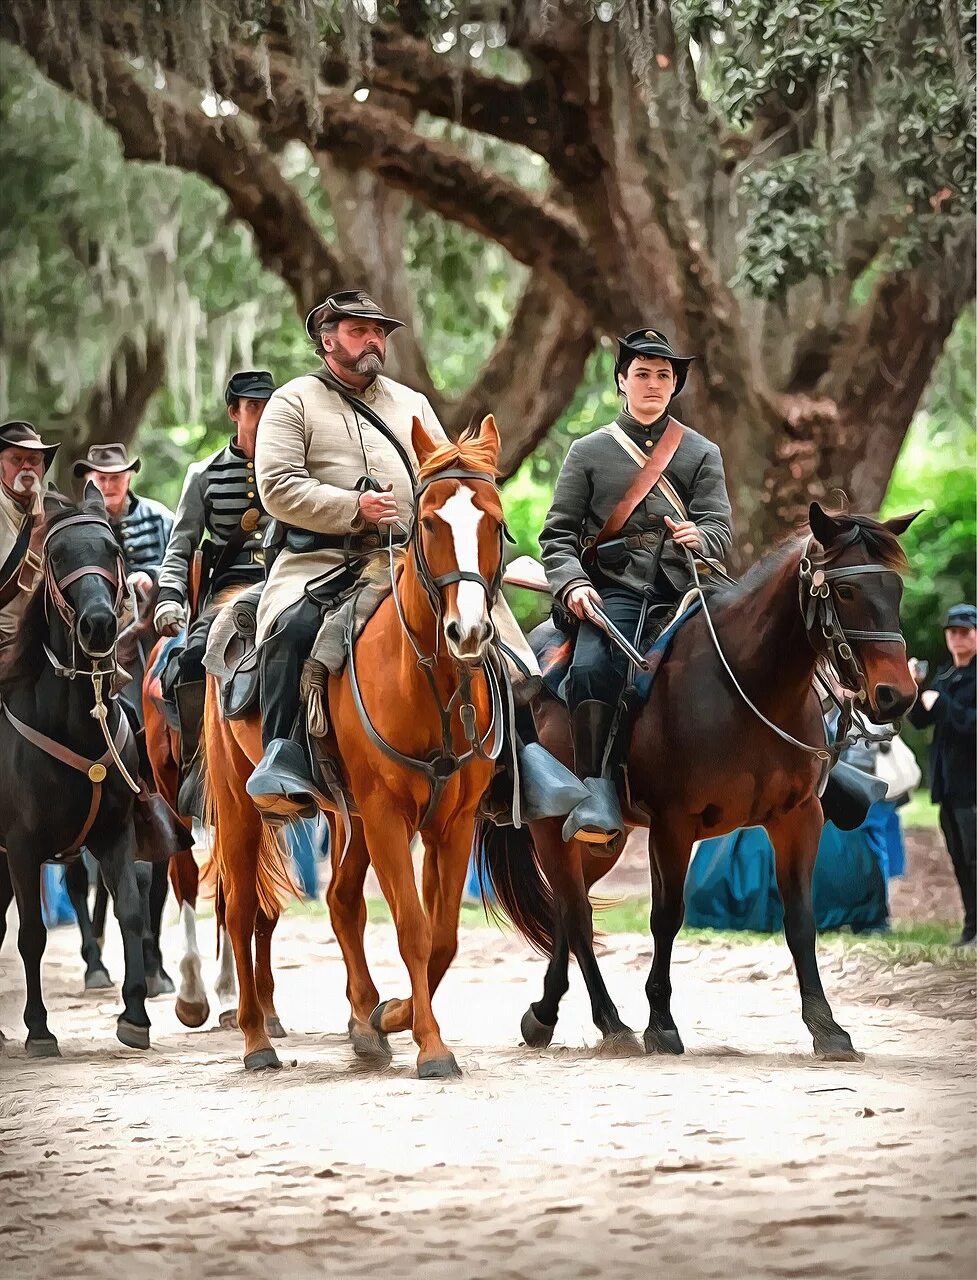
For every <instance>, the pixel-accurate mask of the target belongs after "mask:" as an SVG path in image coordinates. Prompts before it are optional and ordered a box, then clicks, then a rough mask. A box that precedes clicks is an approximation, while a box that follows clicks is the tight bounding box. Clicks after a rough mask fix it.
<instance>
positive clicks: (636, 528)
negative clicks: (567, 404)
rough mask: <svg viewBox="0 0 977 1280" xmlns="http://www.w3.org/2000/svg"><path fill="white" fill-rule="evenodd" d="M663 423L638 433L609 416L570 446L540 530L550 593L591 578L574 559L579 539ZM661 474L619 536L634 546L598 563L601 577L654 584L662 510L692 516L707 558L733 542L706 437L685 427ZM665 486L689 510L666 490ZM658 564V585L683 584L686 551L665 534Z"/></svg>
mask: <svg viewBox="0 0 977 1280" xmlns="http://www.w3.org/2000/svg"><path fill="white" fill-rule="evenodd" d="M630 421H631V422H633V419H631V420H630ZM666 421H667V420H666ZM664 429H665V422H664V421H663V422H661V423H660V424H656V426H655V427H654V428H651V429H650V430H649V432H648V434H645V430H644V429H642V430H641V431H640V433H638V432H635V431H634V430H627V431H626V430H625V429H624V428H623V427H622V426H621V425H619V423H612V424H610V425H609V426H607V427H601V428H599V429H598V430H596V431H592V432H591V433H590V435H588V436H585V437H584V438H583V439H581V440H575V441H574V443H573V444H572V445H571V446H570V451H569V453H568V454H567V456H566V461H565V462H564V464H563V468H562V470H561V471H560V475H559V478H558V479H557V482H556V489H555V491H554V493H553V505H552V506H551V507H550V510H549V514H548V515H547V517H546V522H545V524H544V525H543V529H542V531H541V533H540V535H539V545H540V550H541V553H542V561H543V567H544V569H545V570H546V577H547V580H548V582H549V584H550V589H551V591H552V592H553V595H554V597H555V598H556V599H558V600H562V599H563V597H564V596H565V595H566V593H567V591H569V590H570V588H571V587H574V586H580V585H582V584H587V583H589V582H590V576H589V574H588V573H587V570H586V569H585V568H584V566H583V564H582V562H581V559H580V556H581V552H582V550H583V545H584V540H585V539H587V538H594V537H595V536H596V535H597V533H598V532H599V531H600V529H601V528H602V527H603V526H604V523H605V522H606V520H607V518H608V517H609V516H610V514H611V512H612V511H613V510H614V507H615V506H616V505H617V503H618V502H620V500H621V498H622V497H623V496H624V494H625V492H626V491H627V488H628V486H629V485H630V483H631V481H632V480H633V479H634V476H635V473H636V472H637V471H638V470H639V469H640V467H641V465H642V463H643V461H644V459H645V458H646V457H647V454H648V453H650V452H651V448H652V447H653V446H654V444H656V443H657V442H658V440H659V439H660V438H661V435H662V432H663V431H664ZM664 480H665V482H666V484H665V485H661V484H660V485H656V487H655V488H654V489H653V490H652V491H651V493H650V494H649V495H648V497H647V498H645V500H644V501H643V502H641V503H640V504H639V505H638V507H637V509H636V510H635V512H634V514H633V515H632V516H631V518H630V520H628V522H627V524H626V525H625V526H624V528H623V529H622V530H621V533H620V534H619V535H618V536H619V537H622V538H631V539H633V540H634V541H638V540H639V539H640V543H639V545H637V546H634V547H630V548H629V549H628V554H627V556H626V557H625V563H624V564H623V565H621V566H620V567H615V568H613V569H608V568H607V567H606V565H602V567H601V573H602V574H603V576H604V578H606V579H608V580H610V581H611V582H614V583H616V584H618V585H620V586H624V587H630V588H631V589H632V590H634V591H641V590H642V588H644V587H646V586H651V585H652V576H653V574H654V571H655V560H656V555H657V550H658V542H659V540H660V538H661V536H662V528H663V518H664V517H665V516H670V517H671V518H672V519H673V520H676V521H677V520H679V519H683V518H687V519H689V520H693V521H694V522H695V523H696V524H697V525H698V527H699V532H700V534H701V536H702V540H703V544H704V545H703V552H704V554H705V555H707V556H709V557H710V558H711V559H714V560H724V559H725V558H726V555H727V553H728V551H729V548H730V546H731V545H732V527H731V524H730V503H729V496H728V494H727V492H726V476H725V473H724V471H723V459H722V455H721V454H720V452H719V449H718V447H717V446H716V445H715V444H713V443H712V441H711V440H707V439H706V438H705V436H701V435H699V433H698V432H697V431H693V430H692V429H691V428H690V427H684V435H683V437H682V440H681V442H680V444H679V446H678V449H677V450H676V451H675V455H674V457H673V458H672V460H671V462H669V464H668V466H667V467H666V469H665V473H664ZM668 486H670V487H671V490H672V492H673V494H674V496H675V497H677V498H678V499H679V502H680V504H681V505H682V506H684V508H685V510H686V511H687V513H688V514H687V516H683V515H682V514H681V512H680V511H679V510H677V508H676V505H675V504H674V503H673V502H672V501H670V500H669V498H668V497H667V496H666V494H667V493H668ZM659 569H660V573H661V574H662V575H664V577H665V578H666V579H667V583H665V584H661V580H660V579H659V582H660V585H664V586H665V587H666V589H667V586H668V585H669V584H670V585H671V588H672V589H673V591H674V592H675V594H676V595H681V594H682V593H683V592H684V591H685V590H686V588H687V587H688V586H689V584H690V574H689V569H688V564H687V562H686V559H685V553H684V552H683V551H682V550H681V549H680V548H678V547H676V546H675V544H674V543H673V542H672V541H671V540H670V539H669V541H668V542H667V543H666V544H665V549H664V551H663V552H662V554H661V561H660V566H659Z"/></svg>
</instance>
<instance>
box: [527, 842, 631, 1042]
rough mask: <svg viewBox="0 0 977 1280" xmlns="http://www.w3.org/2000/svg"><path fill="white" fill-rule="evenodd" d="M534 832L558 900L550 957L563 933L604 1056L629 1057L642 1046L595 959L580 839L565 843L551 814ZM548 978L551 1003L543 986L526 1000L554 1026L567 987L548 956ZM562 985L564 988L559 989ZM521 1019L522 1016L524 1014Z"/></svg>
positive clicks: (541, 1018)
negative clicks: (539, 997) (537, 998)
mask: <svg viewBox="0 0 977 1280" xmlns="http://www.w3.org/2000/svg"><path fill="white" fill-rule="evenodd" d="M533 835H534V837H535V840H536V849H537V852H538V854H539V860H540V865H541V866H542V868H543V872H544V874H545V875H546V879H547V880H548V881H549V884H550V888H551V889H552V890H553V896H554V898H555V900H556V912H557V919H558V924H557V928H556V930H555V932H554V937H555V939H556V943H557V946H556V947H555V948H554V952H555V954H554V957H553V960H554V962H555V961H556V959H557V958H558V954H557V953H559V954H562V952H561V951H560V935H561V934H562V935H563V936H564V937H565V939H566V943H565V945H566V947H567V948H568V949H569V951H571V952H572V953H573V955H574V957H575V958H576V961H577V964H578V965H579V966H580V972H581V974H582V975H583V980H584V982H585V983H586V985H587V994H588V995H589V996H590V1008H591V1013H592V1015H593V1019H594V1026H595V1027H596V1028H597V1030H598V1031H599V1032H600V1033H601V1035H602V1036H603V1043H602V1045H601V1053H602V1054H607V1055H608V1056H619V1057H626V1058H628V1057H633V1056H635V1055H636V1054H639V1053H640V1052H641V1048H640V1046H639V1044H638V1042H637V1040H636V1039H635V1035H634V1032H633V1031H632V1030H631V1028H630V1027H629V1026H627V1024H626V1023H625V1022H623V1021H622V1019H621V1015H620V1014H619V1013H618V1011H617V1005H615V1003H614V1001H613V1000H612V999H611V996H610V992H609V991H608V990H607V986H606V984H605V982H604V976H603V974H602V973H601V971H600V965H599V964H598V963H597V956H596V955H595V954H594V910H593V906H592V905H591V902H590V896H589V894H588V892H587V884H586V881H585V880H584V874H583V863H582V859H581V848H580V845H579V844H578V843H577V842H576V841H571V842H570V843H569V844H565V843H564V841H563V837H562V835H561V834H560V823H559V821H558V820H556V819H552V818H551V819H547V820H546V821H545V822H539V823H534V824H533ZM602 861H603V862H604V863H605V864H606V866H607V870H610V868H611V867H612V866H613V865H614V862H613V861H611V860H610V859H608V858H604V859H603V860H602ZM614 861H616V859H615V860H614ZM547 979H549V980H550V983H551V992H552V1001H551V1003H547V1002H546V992H545V986H544V999H543V1001H541V1002H540V1003H539V1004H538V1005H535V1006H530V1012H531V1013H533V1014H534V1016H535V1017H538V1018H539V1021H540V1023H541V1024H542V1025H543V1026H544V1027H545V1026H546V1025H547V1023H546V1022H544V1020H543V1017H542V1016H540V1014H539V1013H538V1012H536V1010H539V1009H541V1010H542V1013H543V1014H544V1015H546V1016H547V1017H550V1016H552V1018H553V1025H554V1026H555V1024H556V1011H557V1010H558V1008H559V1001H560V999H561V998H562V996H563V994H564V992H565V991H566V985H564V984H563V982H561V972H560V970H559V969H558V968H556V966H555V964H554V963H552V962H551V965H550V968H548V969H547ZM561 985H562V986H563V990H560V988H561ZM523 1022H524V1023H525V1022H526V1018H525V1017H524V1018H523ZM529 1029H530V1030H531V1031H532V1030H534V1029H533V1028H529ZM551 1034H552V1032H551ZM527 1043H528V1042H527Z"/></svg>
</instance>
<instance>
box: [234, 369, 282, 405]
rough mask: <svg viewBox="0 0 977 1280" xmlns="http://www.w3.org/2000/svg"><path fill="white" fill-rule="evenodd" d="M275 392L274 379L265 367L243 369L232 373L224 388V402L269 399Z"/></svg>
mask: <svg viewBox="0 0 977 1280" xmlns="http://www.w3.org/2000/svg"><path fill="white" fill-rule="evenodd" d="M274 394H275V379H274V378H273V377H272V376H271V374H270V373H269V372H268V370H267V369H244V370H242V371H241V372H240V373H232V374H231V376H230V379H229V380H228V383H227V386H226V387H225V388H224V403H225V404H226V405H231V404H233V403H234V401H235V400H270V399H271V397H272V396H273V395H274Z"/></svg>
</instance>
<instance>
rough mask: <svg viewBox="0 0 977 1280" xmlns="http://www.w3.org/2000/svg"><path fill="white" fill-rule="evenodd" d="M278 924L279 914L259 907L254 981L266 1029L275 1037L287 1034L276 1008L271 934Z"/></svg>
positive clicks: (256, 922) (255, 930)
mask: <svg viewBox="0 0 977 1280" xmlns="http://www.w3.org/2000/svg"><path fill="white" fill-rule="evenodd" d="M277 924H278V916H277V915H276V916H266V915H265V913H264V912H263V911H262V910H261V908H260V907H259V908H258V916H257V919H256V921H255V927H254V981H255V989H256V990H257V992H258V1003H259V1004H260V1005H261V1010H262V1013H263V1014H264V1015H265V1030H266V1031H267V1032H268V1034H269V1035H270V1036H272V1037H273V1038H274V1039H276V1040H277V1039H281V1037H282V1036H283V1035H284V1034H285V1028H284V1027H283V1026H282V1021H281V1018H279V1016H278V1013H277V1011H276V1009H275V975H274V973H273V971H272V967H271V935H272V934H273V933H274V932H275V925H277Z"/></svg>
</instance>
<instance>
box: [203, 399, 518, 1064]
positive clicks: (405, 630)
mask: <svg viewBox="0 0 977 1280" xmlns="http://www.w3.org/2000/svg"><path fill="white" fill-rule="evenodd" d="M412 444H413V449H414V453H415V456H416V458H417V460H418V463H419V473H418V481H417V485H416V487H415V512H414V520H413V525H412V529H411V537H410V543H409V546H408V548H407V551H406V554H405V555H404V557H403V559H402V562H401V563H400V565H399V567H398V568H397V570H396V571H395V570H394V560H393V553H392V551H391V553H390V562H391V575H392V577H395V586H394V590H393V591H392V592H391V594H390V595H389V596H387V597H386V598H385V599H384V600H383V602H382V603H381V604H380V606H379V607H378V609H377V610H376V612H375V613H374V615H373V617H372V618H371V619H370V620H369V622H368V623H367V624H366V626H365V627H364V629H363V631H362V634H361V635H360V637H359V639H358V640H357V641H356V643H355V646H354V647H353V651H352V654H351V658H350V660H349V661H348V662H347V665H346V669H345V671H344V673H343V675H342V676H340V677H330V679H329V684H328V691H327V694H328V697H327V701H328V719H329V723H330V729H329V731H328V737H327V738H326V739H325V740H324V743H323V745H324V746H325V749H326V750H327V751H328V754H329V755H330V756H331V757H332V759H333V760H335V761H337V762H338V764H339V767H340V769H341V771H342V775H343V785H344V787H345V790H346V793H347V795H348V796H349V813H350V814H351V815H352V816H351V817H350V819H349V822H348V823H347V822H346V820H345V819H344V818H343V817H341V816H340V811H339V809H338V808H336V809H332V810H328V809H327V812H331V813H332V822H333V828H334V836H335V837H336V838H335V840H334V842H333V849H334V851H335V852H334V856H333V871H332V880H331V884H330V887H329V893H328V901H329V907H330V913H331V917H332V923H333V928H334V929H335V932H336V937H337V939H338V941H339V944H340V947H341V948H342V952H343V957H344V959H345V961H346V968H347V975H348V982H347V995H348V997H349V1002H350V1009H351V1016H350V1021H349V1032H350V1038H351V1040H352V1043H353V1047H354V1051H355V1052H356V1053H357V1054H358V1055H359V1056H361V1057H372V1058H376V1059H379V1060H381V1061H383V1060H389V1058H390V1056H391V1055H390V1048H389V1045H388V1042H387V1036H388V1033H390V1032H394V1031H408V1030H411V1031H413V1035H414V1040H415V1042H416V1043H417V1046H418V1057H417V1069H418V1074H419V1075H420V1076H421V1077H423V1078H428V1077H431V1078H434V1077H447V1076H453V1075H457V1074H458V1073H459V1068H458V1064H457V1062H456V1061H455V1057H454V1055H453V1054H452V1053H451V1052H450V1051H449V1050H448V1048H447V1047H446V1045H445V1044H444V1041H443V1040H442V1038H441V1031H440V1029H439V1027H438V1023H437V1020H436V1019H435V1016H434V1012H433V1010H432V1007H431V1000H432V997H433V995H434V992H435V990H436V989H437V986H438V984H439V983H440V981H441V979H442V977H443V976H444V974H445V972H446V970H447V968H448V965H449V964H450V963H451V960H452V959H453V957H454V954H455V950H456V947H457V935H458V915H459V910H460V906H461V896H462V892H463V889H464V882H465V876H466V870H467V866H468V859H469V856H470V853H471V848H472V842H473V837H474V829H475V815H476V811H477V809H478V805H479V802H480V800H481V798H482V795H483V793H484V791H485V789H486V787H487V786H488V783H489V781H490V779H491V776H492V773H493V770H494V765H493V758H494V756H495V755H496V754H497V752H498V748H499V747H500V746H501V734H502V723H501V721H502V713H501V707H500V701H501V699H500V694H499V687H498V682H497V679H496V678H495V677H494V676H493V673H492V668H491V666H490V664H489V661H488V659H489V647H490V641H491V639H492V636H493V627H492V622H491V618H490V610H491V608H492V605H493V604H494V603H495V599H496V597H497V594H498V591H499V587H500V584H501V576H502V540H503V530H504V525H503V517H502V506H501V502H500V499H499V495H498V491H497V489H496V486H495V477H496V474H497V460H498V450H499V436H498V431H497V429H496V425H495V421H494V419H493V418H492V417H487V418H485V420H484V421H483V422H482V425H481V428H480V429H479V430H478V431H477V432H470V433H466V434H465V435H464V436H463V437H462V438H461V439H460V440H459V441H458V442H457V443H455V444H449V443H443V442H442V443H438V442H436V441H434V440H432V439H431V438H430V437H429V436H428V434H427V432H426V431H425V430H424V427H423V426H422V424H421V423H420V422H419V421H418V420H417V419H416V418H415V419H414V423H413V431H412ZM204 740H205V743H206V773H207V784H208V788H209V797H210V805H211V807H212V810H213V815H214V821H215V846H214V853H215V857H216V859H217V864H218V868H219V874H220V877H221V882H222V885H223V888H224V893H225V895H226V904H227V905H226V919H227V928H228V932H229V935H230V937H231V941H232V944H233V947H234V957H235V961H236V964H237V972H238V987H239V991H240V1003H239V1007H238V1022H239V1024H240V1027H241V1030H242V1031H243V1032H244V1037H245V1057H244V1063H245V1066H246V1067H247V1068H248V1069H250V1070H258V1069H261V1068H265V1067H278V1066H280V1063H279V1060H278V1056H277V1054H276V1053H275V1051H274V1049H273V1048H272V1046H271V1044H270V1043H269V1041H268V1037H267V1035H266V1033H265V1026H264V1016H265V1015H266V1014H267V1013H268V1011H269V1010H270V1009H273V1003H272V1002H273V992H274V985H273V980H272V975H271V962H270V942H271V932H272V930H273V929H274V926H275V923H276V920H277V916H278V903H277V900H276V895H277V894H278V893H279V891H280V890H281V888H282V886H283V869H282V866H281V863H280V861H278V860H277V856H276V854H275V851H274V850H273V848H272V847H271V845H270V843H269V841H268V839H267V836H265V837H264V839H263V840H262V838H261V831H260V826H261V824H260V820H259V816H258V813H257V811H256V809H255V808H254V807H253V805H252V802H251V800H250V798H249V797H248V795H247V793H246V791H245V784H246V782H247V780H248V777H249V776H250V774H251V771H252V769H253V767H254V763H255V762H256V761H257V760H258V759H259V758H260V756H261V732H260V725H259V722H258V718H257V716H254V717H251V718H246V719H240V720H233V721H228V720H224V719H223V718H222V717H221V714H220V708H219V698H218V696H217V689H216V685H215V683H214V681H213V680H212V679H210V680H208V687H207V698H206V705H205V713H204ZM347 816H348V815H347ZM418 833H420V835H421V837H422V839H423V842H424V866H423V876H422V879H423V898H424V903H423V906H422V905H421V901H420V899H419V897H418V893H417V887H416V884H415V880H414V868H413V863H412V860H411V851H410V844H411V840H412V839H413V837H414V836H415V835H416V834H418ZM344 839H345V840H346V841H347V845H346V848H345V849H343V842H344ZM340 851H342V852H340ZM371 862H372V864H373V867H374V869H375V871H376V874H377V878H378V879H379V881H380V886H381V888H382V890H383V893H384V896H385V898H386V900H387V902H388V903H389V905H390V909H391V912H392V914H393V918H394V923H395V925H396V928H397V939H398V943H399V946H400V953H401V955H402V957H403V959H404V963H405V965H406V967H407V971H408V974H409V977H410V984H411V995H410V997H409V998H407V999H400V1000H388V1001H386V1002H385V1003H383V1004H380V1002H379V1000H380V997H379V993H378V991H377V988H376V986H375V984H374V982H373V978H372V976H371V974H370V971H369V968H368V967H367V962H366V956H365V953H364V949H363V934H364V929H365V925H366V903H365V901H364V896H363V885H364V880H365V877H366V872H367V868H368V866H369V864H370V863H371ZM252 939H253V940H254V943H255V958H254V962H253V961H252Z"/></svg>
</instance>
